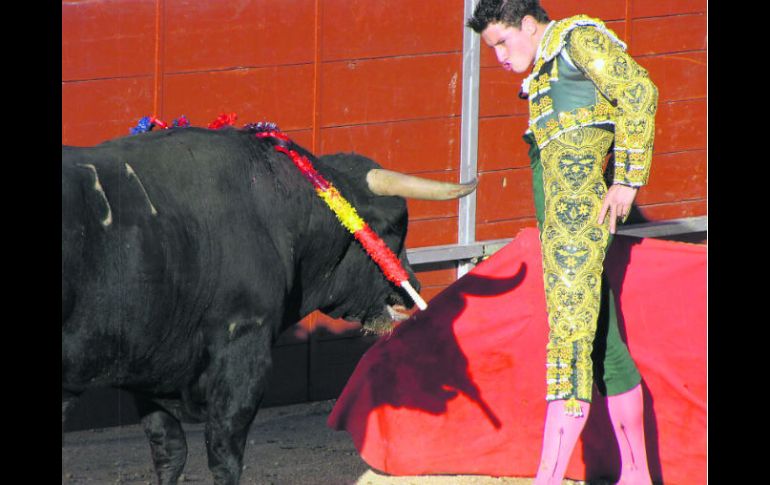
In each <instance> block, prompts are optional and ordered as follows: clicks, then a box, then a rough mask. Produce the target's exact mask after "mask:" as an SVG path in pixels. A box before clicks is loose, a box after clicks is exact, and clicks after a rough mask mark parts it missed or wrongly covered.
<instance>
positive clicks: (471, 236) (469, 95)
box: [457, 0, 481, 278]
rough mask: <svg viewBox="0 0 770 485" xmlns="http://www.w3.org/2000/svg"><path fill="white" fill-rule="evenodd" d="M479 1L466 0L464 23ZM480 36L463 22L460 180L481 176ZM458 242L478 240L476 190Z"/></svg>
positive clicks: (466, 200)
mask: <svg viewBox="0 0 770 485" xmlns="http://www.w3.org/2000/svg"><path fill="white" fill-rule="evenodd" d="M476 3H477V0H465V10H464V16H463V23H464V22H465V21H466V20H467V19H468V18H470V17H471V16H472V15H473V9H474V8H475V6H476ZM479 46H480V41H479V35H478V34H477V33H475V32H474V31H473V29H470V28H468V27H465V26H464V25H463V80H462V83H463V99H462V115H461V125H460V183H465V182H470V181H472V180H473V179H475V178H476V177H477V154H478V120H479V66H480V61H479V58H480V55H481V53H480V47H479ZM459 203H460V207H459V219H458V237H457V239H458V241H457V242H458V244H460V245H464V244H470V243H472V242H475V240H476V192H475V191H474V192H472V193H471V194H470V195H468V196H466V197H463V198H462V199H460V202H459ZM471 268H473V264H472V263H470V262H464V263H460V264H459V265H458V266H457V277H458V278H460V277H462V276H463V275H464V274H466V273H467V272H468V271H470V270H471Z"/></svg>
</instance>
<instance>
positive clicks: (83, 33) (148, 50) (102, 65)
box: [61, 0, 155, 81]
mask: <svg viewBox="0 0 770 485" xmlns="http://www.w3.org/2000/svg"><path fill="white" fill-rule="evenodd" d="M61 13H62V23H61V26H62V48H61V60H62V62H61V67H62V81H72V80H79V79H104V78H117V77H130V76H144V75H149V74H152V72H153V69H154V55H155V54H154V53H155V49H154V42H155V39H154V37H155V2H154V1H148V0H133V1H128V0H109V1H108V0H105V1H98V2H75V1H64V2H62V8H61Z"/></svg>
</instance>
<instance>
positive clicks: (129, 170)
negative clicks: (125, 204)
mask: <svg viewBox="0 0 770 485" xmlns="http://www.w3.org/2000/svg"><path fill="white" fill-rule="evenodd" d="M126 174H127V176H128V177H131V176H133V177H134V178H135V179H136V182H137V183H138V184H139V188H141V189H142V193H143V194H144V198H145V199H147V203H148V204H150V212H151V213H152V215H154V216H156V215H158V211H157V210H155V206H154V205H152V201H151V200H150V196H149V195H147V191H146V190H145V189H144V184H142V181H141V180H139V176H138V175H137V174H136V172H134V169H133V168H131V165H129V164H126Z"/></svg>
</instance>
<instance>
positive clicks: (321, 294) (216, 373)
mask: <svg viewBox="0 0 770 485" xmlns="http://www.w3.org/2000/svg"><path fill="white" fill-rule="evenodd" d="M274 143H275V141H274V140H272V139H258V138H257V137H255V135H254V133H253V132H250V131H249V130H235V129H231V128H227V129H224V130H205V129H198V128H185V129H173V130H165V131H156V132H151V133H145V134H142V135H137V136H132V137H125V138H119V139H116V140H112V141H108V142H105V143H102V144H100V145H98V146H95V147H83V148H78V147H67V146H63V147H62V419H64V414H65V411H66V408H67V406H68V404H69V403H70V402H71V400H72V399H73V398H74V397H76V396H77V395H79V394H80V393H82V392H83V391H84V390H85V389H87V388H89V387H97V386H113V387H119V388H122V389H124V390H127V391H130V392H132V393H133V395H134V396H135V398H136V403H137V409H138V410H139V413H140V416H141V418H142V423H143V425H144V427H145V431H146V434H147V436H148V438H149V441H150V447H151V454H152V458H153V462H154V465H155V469H156V472H157V475H158V479H159V482H160V483H175V482H176V481H177V479H178V477H179V475H180V474H181V472H182V469H183V467H184V463H185V460H186V455H187V445H186V442H185V436H184V431H183V430H182V427H181V425H180V422H181V421H198V422H200V421H204V422H205V423H206V425H205V438H206V445H207V452H208V462H209V468H210V470H211V472H212V473H213V475H214V480H215V482H216V483H228V484H230V483H237V482H238V481H239V477H240V472H241V464H242V458H243V452H244V446H245V441H246V436H247V433H248V429H249V426H250V425H251V423H252V421H253V419H254V417H255V415H256V412H257V409H258V407H259V403H260V400H261V398H262V396H263V393H264V390H265V382H266V374H267V372H268V371H269V369H270V366H271V357H270V355H271V354H270V348H271V346H272V344H273V342H274V341H275V340H276V338H277V337H278V336H279V334H280V333H281V332H282V330H284V329H285V328H286V327H288V326H289V325H291V324H293V323H295V322H297V321H298V320H300V319H301V318H302V317H303V316H305V315H307V314H308V313H310V312H312V311H314V310H316V309H319V310H321V311H323V312H325V313H326V314H328V315H330V316H332V317H335V318H346V319H351V320H357V321H361V322H362V323H363V324H364V328H367V327H371V328H374V329H375V330H379V329H382V328H383V327H384V326H387V325H389V324H391V323H392V321H393V318H394V315H397V313H394V311H393V307H394V306H395V307H397V306H399V305H404V304H406V305H407V306H411V302H410V301H409V298H408V296H406V294H405V293H402V291H403V290H401V289H400V288H397V287H396V286H394V285H392V284H391V283H389V282H388V281H387V280H386V279H385V277H384V276H383V274H382V272H381V271H380V270H379V268H378V267H377V266H376V265H375V263H374V262H373V261H372V260H371V259H370V258H369V257H368V256H367V255H366V253H365V252H364V251H363V249H362V248H361V246H360V245H359V244H358V243H357V242H355V241H354V240H353V238H352V236H351V235H350V234H349V233H348V232H347V231H346V230H345V229H344V228H343V227H342V226H341V225H340V223H339V222H338V221H337V220H336V218H335V216H334V214H333V213H332V212H331V211H330V210H329V209H328V207H327V206H326V205H325V204H324V203H323V201H322V200H321V199H320V198H319V197H318V196H317V195H316V194H315V192H314V190H313V188H312V186H311V185H310V183H309V182H308V181H307V180H306V179H305V178H304V177H303V176H302V175H301V173H300V172H299V171H298V169H297V168H296V167H295V166H294V164H293V163H292V162H291V160H290V159H289V158H288V157H287V156H285V155H284V154H281V153H279V152H277V151H276V150H275V149H274ZM292 148H294V149H296V150H298V151H299V152H300V153H302V154H305V155H307V156H308V157H309V159H310V160H311V161H312V163H313V165H314V166H315V167H316V169H317V170H318V171H319V172H320V173H321V174H322V175H323V176H324V177H325V178H326V179H328V180H329V181H330V182H332V183H333V184H334V185H335V186H336V187H337V188H338V189H339V191H340V192H341V193H342V194H343V196H344V197H346V198H347V199H348V201H349V202H350V203H351V204H352V205H353V206H354V207H355V208H356V209H357V211H358V213H359V214H360V215H361V216H362V218H363V219H364V220H365V221H367V222H368V223H369V225H370V226H371V227H372V229H373V230H374V231H375V232H376V233H377V234H379V235H380V237H381V238H382V239H383V240H384V241H385V242H386V244H387V245H388V246H389V247H390V248H391V249H392V250H393V252H394V253H395V254H397V255H398V256H399V258H400V260H401V263H402V265H403V266H404V268H405V269H406V270H407V272H408V273H409V275H410V282H411V283H412V285H413V286H414V287H415V288H418V289H419V286H418V283H417V280H416V279H415V277H414V273H413V272H412V270H411V268H410V267H409V265H408V263H407V261H406V257H405V249H404V239H405V237H406V230H407V222H408V218H407V211H406V203H405V200H404V199H403V198H402V197H400V196H395V195H393V194H394V193H398V191H397V190H395V189H394V188H393V187H392V186H393V185H394V184H393V183H392V182H391V180H390V179H387V178H386V181H385V182H379V186H380V187H381V188H380V189H377V188H376V186H377V183H375V182H374V181H372V180H369V179H370V177H371V175H372V174H374V173H377V172H381V170H378V169H379V166H378V165H377V164H376V163H374V162H373V161H371V160H369V159H367V158H365V157H362V156H360V155H355V154H337V155H329V156H322V157H318V158H316V157H313V156H312V155H311V154H309V153H308V152H306V151H305V150H303V149H302V148H300V147H298V146H296V145H293V144H292ZM372 169H375V170H373V171H372ZM387 175H390V176H392V175H393V174H392V173H388V174H387ZM367 180H368V181H369V182H370V183H369V185H367ZM444 185H449V184H444ZM474 186H475V184H468V185H467V186H454V188H453V189H452V190H454V192H453V194H452V195H451V196H444V197H435V198H439V199H440V198H455V197H458V196H462V195H464V194H465V193H468V192H469V191H470V190H472V189H473V187H474ZM373 187H375V188H373ZM383 187H384V189H383ZM373 190H375V191H378V192H377V193H375V192H373ZM416 196H417V197H420V196H419V195H416ZM423 198H425V197H423Z"/></svg>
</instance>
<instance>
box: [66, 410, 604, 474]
mask: <svg viewBox="0 0 770 485" xmlns="http://www.w3.org/2000/svg"><path fill="white" fill-rule="evenodd" d="M333 405H334V401H320V402H312V403H304V404H294V405H289V406H280V407H272V408H265V409H261V410H260V411H259V413H258V414H257V418H256V419H255V421H254V424H253V425H252V427H251V432H250V434H249V441H248V444H247V446H246V454H245V457H244V470H243V475H242V476H241V483H242V484H257V485H295V484H296V485H450V484H451V485H471V484H472V485H493V484H494V485H503V484H505V485H528V484H531V483H532V479H531V478H512V477H501V478H496V477H486V476H459V475H452V476H420V477H392V476H388V475H383V474H381V473H378V472H376V471H374V470H371V469H370V468H369V466H368V465H367V464H366V463H365V462H364V461H363V460H362V459H361V457H360V456H359V455H358V452H357V451H356V449H355V447H354V446H353V442H352V441H351V439H350V437H349V435H348V434H347V433H345V432H342V431H334V430H331V429H329V428H328V427H327V426H326V418H327V416H328V415H329V412H330V411H331V409H332V407H333ZM184 429H185V432H186V434H187V447H188V450H189V451H188V456H187V464H186V466H185V470H184V474H183V475H182V479H181V480H180V482H181V483H201V484H203V483H211V475H210V474H209V471H208V468H207V467H206V451H205V445H204V441H203V425H190V424H188V425H184ZM61 455H62V474H61V476H62V484H84V483H88V484H123V483H126V484H128V483H131V484H154V483H156V479H155V475H154V472H153V471H152V465H151V464H150V453H149V445H148V444H147V440H146V438H145V436H144V432H143V431H142V428H141V426H140V425H132V426H121V427H112V428H102V429H95V430H86V431H72V432H68V433H65V434H64V442H63V444H62V453H61ZM564 483H565V484H573V485H576V484H579V483H585V482H574V481H570V480H565V481H564ZM590 485H609V483H607V482H591V483H590Z"/></svg>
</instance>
